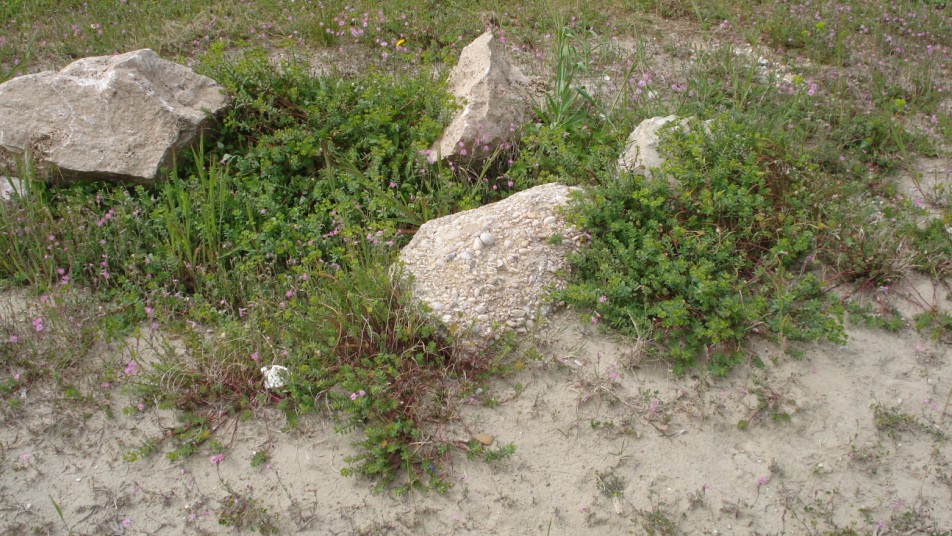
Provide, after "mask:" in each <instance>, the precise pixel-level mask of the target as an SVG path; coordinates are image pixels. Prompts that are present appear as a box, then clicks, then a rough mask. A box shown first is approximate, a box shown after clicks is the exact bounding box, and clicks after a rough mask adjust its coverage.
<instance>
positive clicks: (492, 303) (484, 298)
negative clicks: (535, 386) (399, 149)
mask: <svg viewBox="0 0 952 536" xmlns="http://www.w3.org/2000/svg"><path fill="white" fill-rule="evenodd" d="M572 190H574V188H570V187H568V186H564V185H561V184H545V185H542V186H536V187H535V188H531V189H529V190H526V191H524V192H519V193H517V194H514V195H512V196H510V197H509V198H507V199H505V200H503V201H499V202H498V203H492V204H490V205H486V206H483V207H480V208H477V209H473V210H467V211H464V212H460V213H457V214H452V215H450V216H446V217H443V218H437V219H435V220H431V221H428V222H426V223H425V224H423V225H422V226H421V227H420V229H419V230H418V231H417V233H416V235H415V236H414V237H413V240H411V241H410V243H409V244H407V246H406V247H405V248H403V250H402V251H401V252H400V260H401V261H402V262H403V265H404V267H405V269H406V272H407V273H408V274H409V275H411V276H412V278H413V295H414V297H415V298H416V299H418V300H422V301H423V302H425V303H426V304H428V305H429V306H430V308H431V309H433V311H434V312H435V313H436V315H437V316H438V317H440V318H441V319H442V320H443V322H444V323H445V324H447V325H449V326H456V328H454V329H456V331H457V333H459V334H460V335H463V337H462V339H463V340H469V341H470V342H472V341H473V340H480V339H486V338H492V337H497V336H498V335H499V334H501V333H502V331H504V330H514V331H516V332H520V333H524V332H526V331H528V330H531V329H532V328H533V327H534V326H535V325H536V323H537V322H538V321H539V318H540V317H541V316H544V314H545V313H546V312H547V311H548V310H549V308H550V307H551V305H550V304H549V303H548V301H547V294H548V291H549V289H550V288H552V287H554V286H558V285H560V284H561V281H560V280H559V274H560V272H561V271H562V270H564V269H566V268H568V262H567V260H566V253H567V252H569V251H572V250H574V249H575V248H577V247H578V245H579V241H580V240H581V236H582V235H581V233H579V232H578V231H576V230H575V228H574V227H572V226H571V225H570V224H569V223H568V222H567V221H566V219H565V217H564V216H563V215H562V214H561V213H560V211H559V207H562V206H564V205H566V204H567V203H568V201H569V194H570V193H571V192H572ZM553 237H557V238H555V239H554V238H553ZM459 330H470V331H469V333H470V334H471V335H472V336H473V337H468V336H465V335H467V333H466V331H463V332H460V331H459Z"/></svg>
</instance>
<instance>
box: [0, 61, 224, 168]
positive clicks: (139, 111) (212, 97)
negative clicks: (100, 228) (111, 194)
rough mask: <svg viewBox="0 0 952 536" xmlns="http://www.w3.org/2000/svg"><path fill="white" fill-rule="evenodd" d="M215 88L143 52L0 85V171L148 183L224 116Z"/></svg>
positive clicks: (219, 89) (219, 91)
mask: <svg viewBox="0 0 952 536" xmlns="http://www.w3.org/2000/svg"><path fill="white" fill-rule="evenodd" d="M226 104H227V97H226V96H225V94H224V93H223V89H222V87H221V86H219V85H218V84H216V83H215V81H214V80H212V79H211V78H208V77H206V76H201V75H198V74H196V73H195V72H193V71H192V70H191V69H189V68H187V67H185V66H182V65H178V64H176V63H173V62H170V61H166V60H163V59H162V58H160V57H159V56H158V55H157V54H156V53H155V52H153V51H151V50H148V49H143V50H136V51H134V52H128V53H126V54H120V55H117V56H99V57H92V58H84V59H81V60H78V61H76V62H74V63H71V64H70V65H68V66H66V67H65V68H64V69H63V70H61V71H59V72H53V71H45V72H41V73H36V74H30V75H25V76H20V77H17V78H14V79H12V80H9V81H7V82H5V83H3V84H0V169H2V168H3V167H5V168H6V169H9V170H12V169H15V168H16V161H17V160H18V159H22V158H23V157H24V156H29V157H30V158H31V159H32V160H33V163H34V165H35V167H36V169H37V171H39V172H40V176H41V177H43V178H45V179H48V180H51V181H66V182H73V181H78V180H86V179H94V180H95V179H106V180H113V181H119V182H136V183H149V182H152V181H154V180H155V179H156V178H157V176H158V174H159V170H160V169H161V168H163V167H169V166H171V165H172V161H173V158H174V156H175V155H176V154H177V152H178V151H179V150H181V149H183V148H185V147H188V146H189V145H190V144H191V143H192V142H194V141H195V140H196V139H197V137H198V136H199V134H200V133H201V132H202V130H203V128H204V126H205V125H206V123H207V121H208V118H209V115H210V114H215V113H217V112H219V111H220V110H222V109H223V108H224V107H225V106H226Z"/></svg>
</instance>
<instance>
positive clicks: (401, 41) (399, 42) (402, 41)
mask: <svg viewBox="0 0 952 536" xmlns="http://www.w3.org/2000/svg"><path fill="white" fill-rule="evenodd" d="M406 42H407V41H406V39H401V40H399V41H397V46H400V45H402V44H404V43H406Z"/></svg>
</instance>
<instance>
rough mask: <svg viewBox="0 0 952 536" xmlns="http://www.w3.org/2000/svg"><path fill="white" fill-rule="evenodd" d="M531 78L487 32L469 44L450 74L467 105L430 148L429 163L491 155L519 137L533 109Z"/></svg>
mask: <svg viewBox="0 0 952 536" xmlns="http://www.w3.org/2000/svg"><path fill="white" fill-rule="evenodd" d="M529 88H530V81H529V79H528V78H527V77H526V76H525V75H524V74H522V71H520V70H519V69H518V68H516V67H514V66H512V65H510V64H509V62H507V61H506V59H505V58H504V57H503V55H502V52H501V50H500V47H499V46H498V44H497V43H496V41H495V40H494V39H493V34H492V32H490V31H487V32H486V33H484V34H483V35H481V36H479V37H477V38H476V40H475V41H473V42H472V43H470V44H468V45H466V47H465V48H463V51H462V53H461V54H460V58H459V62H458V63H457V64H456V66H455V67H453V70H452V71H451V72H450V76H449V91H450V93H452V94H453V96H454V97H456V98H457V100H458V101H459V102H460V104H461V105H462V106H463V108H462V109H461V110H459V111H458V112H457V113H456V116H455V117H454V118H453V121H452V123H450V125H449V126H448V127H446V130H445V131H443V135H442V136H440V139H438V140H437V141H436V143H434V144H433V147H432V148H431V149H430V157H429V158H430V161H436V160H438V159H445V158H457V159H459V158H467V159H477V160H478V159H486V158H489V157H490V156H491V155H492V152H493V151H494V150H495V149H496V148H497V147H499V146H500V145H502V144H505V143H508V142H511V141H513V140H514V138H515V136H516V134H517V133H518V132H519V129H520V127H521V126H522V123H523V122H524V121H525V120H526V118H527V117H528V116H529V111H530V98H531V91H530V89H529Z"/></svg>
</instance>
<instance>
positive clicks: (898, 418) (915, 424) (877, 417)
mask: <svg viewBox="0 0 952 536" xmlns="http://www.w3.org/2000/svg"><path fill="white" fill-rule="evenodd" d="M870 408H871V409H872V410H873V425H874V426H875V427H876V429H877V430H879V431H880V432H884V433H885V434H887V435H889V437H892V438H897V437H898V436H899V434H900V433H902V432H921V433H925V434H928V435H930V436H932V437H933V438H935V439H936V440H942V439H945V438H946V434H945V432H943V431H942V430H941V429H939V428H938V427H936V426H935V425H930V424H927V423H923V422H922V421H921V420H919V419H918V418H916V416H915V415H910V414H909V413H906V412H904V411H902V409H900V408H899V407H891V408H890V407H886V406H883V405H882V404H879V403H876V404H873V405H872V406H870Z"/></svg>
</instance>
